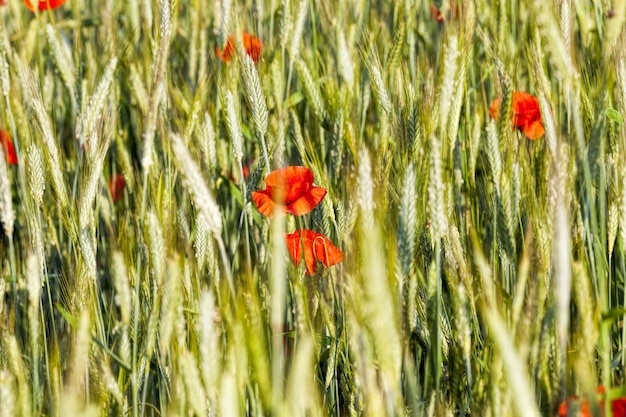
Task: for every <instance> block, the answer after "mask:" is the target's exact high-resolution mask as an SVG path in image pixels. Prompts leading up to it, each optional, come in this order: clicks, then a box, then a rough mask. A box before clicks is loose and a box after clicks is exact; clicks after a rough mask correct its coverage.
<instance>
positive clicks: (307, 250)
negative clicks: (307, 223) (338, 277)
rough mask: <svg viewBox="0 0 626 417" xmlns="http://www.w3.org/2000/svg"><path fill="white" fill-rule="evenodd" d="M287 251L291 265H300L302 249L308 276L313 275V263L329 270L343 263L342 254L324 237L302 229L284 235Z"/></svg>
mask: <svg viewBox="0 0 626 417" xmlns="http://www.w3.org/2000/svg"><path fill="white" fill-rule="evenodd" d="M285 240H286V242H287V249H288V250H289V255H290V256H291V259H292V260H293V263H295V264H296V265H300V261H301V260H302V251H303V249H304V263H305V265H306V272H307V274H309V275H312V274H314V273H315V261H320V262H321V263H322V264H323V265H324V266H325V267H326V268H329V267H331V266H333V265H335V264H338V263H339V262H341V261H343V253H342V252H341V250H340V249H339V248H337V247H336V246H335V245H333V244H332V242H331V241H330V240H329V239H328V238H327V237H326V236H324V235H322V234H320V233H315V232H314V231H312V230H308V229H302V230H299V231H295V232H293V233H290V234H286V235H285Z"/></svg>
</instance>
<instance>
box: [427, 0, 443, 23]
mask: <svg viewBox="0 0 626 417" xmlns="http://www.w3.org/2000/svg"><path fill="white" fill-rule="evenodd" d="M430 17H431V18H433V19H435V20H436V21H437V22H439V23H443V20H444V19H443V13H441V11H440V10H439V8H438V7H437V6H435V3H430Z"/></svg>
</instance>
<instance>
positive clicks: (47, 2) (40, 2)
mask: <svg viewBox="0 0 626 417" xmlns="http://www.w3.org/2000/svg"><path fill="white" fill-rule="evenodd" d="M66 1H67V0H24V4H25V5H26V7H28V8H29V9H30V10H31V11H33V12H34V11H35V4H36V5H37V9H39V10H49V9H56V8H57V7H60V6H62V5H63V4H64V3H65V2H66Z"/></svg>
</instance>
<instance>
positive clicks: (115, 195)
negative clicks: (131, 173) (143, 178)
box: [109, 174, 126, 203]
mask: <svg viewBox="0 0 626 417" xmlns="http://www.w3.org/2000/svg"><path fill="white" fill-rule="evenodd" d="M125 184H126V183H125V181H124V176H123V175H122V174H117V175H116V176H115V177H114V178H111V181H110V182H109V191H110V192H111V198H112V199H113V202H114V203H117V201H118V200H119V199H120V198H122V197H123V196H124V186H125Z"/></svg>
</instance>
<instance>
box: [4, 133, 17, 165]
mask: <svg viewBox="0 0 626 417" xmlns="http://www.w3.org/2000/svg"><path fill="white" fill-rule="evenodd" d="M0 146H2V150H3V151H4V153H5V154H6V156H7V163H8V164H9V165H17V153H15V147H14V146H13V141H11V135H10V134H9V132H7V131H6V130H0Z"/></svg>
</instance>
